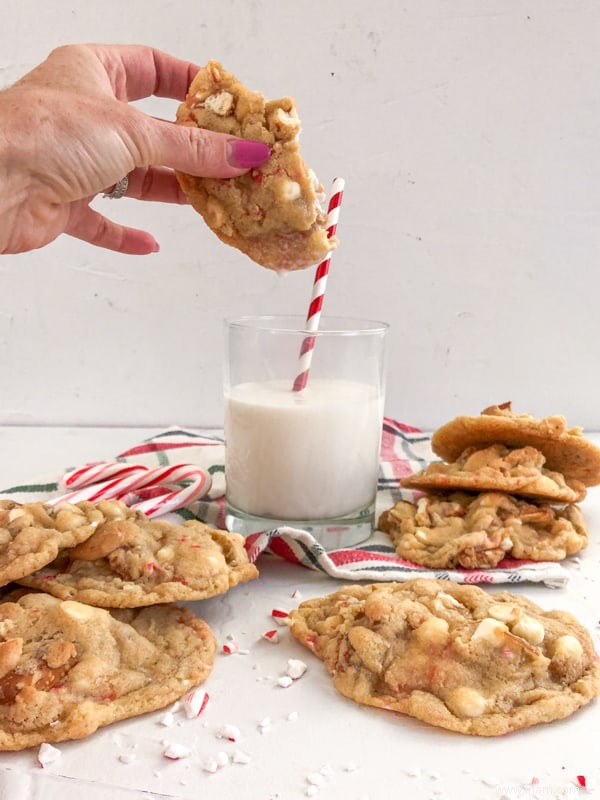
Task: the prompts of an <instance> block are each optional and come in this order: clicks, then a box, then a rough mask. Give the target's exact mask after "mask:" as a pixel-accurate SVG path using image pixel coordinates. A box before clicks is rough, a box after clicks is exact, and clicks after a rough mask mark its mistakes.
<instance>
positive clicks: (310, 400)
mask: <svg viewBox="0 0 600 800" xmlns="http://www.w3.org/2000/svg"><path fill="white" fill-rule="evenodd" d="M387 329H388V326H387V324H386V323H384V322H372V321H367V320H360V319H342V318H334V317H330V318H327V317H323V318H322V319H321V321H320V325H319V330H318V331H315V332H310V333H309V332H307V331H306V329H305V319H304V318H303V317H294V316H261V317H238V318H236V319H230V320H227V321H226V323H225V330H226V348H225V352H226V362H225V445H226V446H225V480H226V486H227V490H226V501H227V513H226V524H227V528H228V529H229V530H231V531H237V532H239V533H242V534H244V535H247V534H249V533H255V532H257V531H264V530H270V529H271V528H276V527H279V526H282V525H287V526H291V527H294V528H301V529H303V530H306V531H308V532H309V533H311V534H312V535H313V536H314V537H315V538H316V539H317V540H318V541H319V542H321V544H322V545H323V546H324V547H325V548H326V549H329V550H331V549H336V548H339V547H348V546H350V545H353V544H356V543H358V542H360V541H364V540H365V539H367V538H368V537H369V536H370V535H371V532H372V530H373V525H374V514H375V495H376V491H377V478H378V473H379V448H380V443H381V427H382V420H383V403H384V392H385V339H386V333H387ZM307 336H314V337H315V340H314V350H313V355H312V361H311V364H310V371H309V375H308V381H307V383H306V387H305V388H304V389H302V390H301V391H294V390H293V388H292V387H293V385H294V379H295V378H296V376H297V374H298V372H299V355H300V352H301V348H302V345H303V342H304V341H305V339H306V337H307Z"/></svg>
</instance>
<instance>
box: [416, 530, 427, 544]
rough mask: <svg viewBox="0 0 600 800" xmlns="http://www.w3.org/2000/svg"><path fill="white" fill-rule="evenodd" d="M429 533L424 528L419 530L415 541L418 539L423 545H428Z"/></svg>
mask: <svg viewBox="0 0 600 800" xmlns="http://www.w3.org/2000/svg"><path fill="white" fill-rule="evenodd" d="M427 538H428V537H427V531H424V530H423V528H417V530H416V531H415V539H418V540H419V541H420V542H423V544H426V543H427Z"/></svg>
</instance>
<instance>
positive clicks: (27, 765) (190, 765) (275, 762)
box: [0, 427, 600, 800]
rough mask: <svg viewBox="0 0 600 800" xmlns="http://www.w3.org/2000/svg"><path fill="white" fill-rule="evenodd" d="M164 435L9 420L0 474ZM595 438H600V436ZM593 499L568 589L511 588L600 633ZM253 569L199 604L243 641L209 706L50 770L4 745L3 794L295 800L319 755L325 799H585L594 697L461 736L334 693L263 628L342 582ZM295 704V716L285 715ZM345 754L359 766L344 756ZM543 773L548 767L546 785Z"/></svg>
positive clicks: (598, 517)
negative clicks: (231, 736) (553, 716)
mask: <svg viewBox="0 0 600 800" xmlns="http://www.w3.org/2000/svg"><path fill="white" fill-rule="evenodd" d="M156 432H157V431H156V430H155V429H152V430H149V429H139V428H138V429H133V428H129V429H100V428H95V429H90V428H86V429H82V428H15V427H13V428H0V451H1V452H2V459H0V487H3V488H4V487H6V486H9V485H13V486H14V485H17V484H19V483H22V482H27V481H30V480H32V479H34V478H38V477H45V478H48V476H49V474H52V473H56V474H58V473H60V471H61V469H62V467H64V466H72V465H78V464H82V463H84V462H85V461H89V460H99V459H101V458H105V457H110V456H113V455H114V454H115V453H117V452H120V451H121V450H123V449H125V448H126V447H127V446H128V445H132V444H135V443H137V442H139V441H141V439H142V438H146V437H147V436H150V435H152V434H154V433H156ZM589 438H591V439H592V440H593V441H595V442H597V443H600V435H594V436H592V435H589ZM583 510H584V512H585V513H586V517H587V519H588V523H589V527H590V535H591V536H590V538H591V544H590V546H589V547H588V549H587V550H586V551H584V552H583V553H582V555H581V558H580V559H572V560H571V561H570V563H568V564H567V568H568V570H569V572H570V575H571V580H570V582H569V584H568V585H567V587H565V588H562V589H549V588H546V587H543V586H539V585H533V584H531V585H526V586H525V587H515V588H514V589H513V590H514V591H515V592H519V593H521V592H522V593H526V594H527V595H528V596H529V597H530V598H532V599H533V600H534V601H536V602H538V603H539V604H540V605H541V606H543V607H544V608H546V609H551V608H560V609H566V610H569V611H571V612H572V613H574V614H576V615H577V616H578V617H579V619H580V620H581V621H582V622H583V623H584V624H585V625H586V626H587V627H588V628H589V629H590V631H591V632H592V635H593V636H594V639H595V641H596V644H597V645H598V644H600V640H599V633H600V627H599V620H600V591H599V586H600V584H599V578H600V567H599V558H600V489H596V490H591V491H590V493H589V495H588V498H586V500H585V501H584V503H583ZM259 567H260V570H261V577H260V579H259V580H257V581H254V582H252V583H249V584H245V585H243V586H239V587H237V588H236V589H234V590H232V591H230V592H229V593H227V594H226V595H225V596H223V597H218V598H213V599H211V600H207V601H203V602H197V603H192V604H190V605H191V606H192V607H193V608H194V609H195V611H196V612H197V613H198V614H199V615H200V616H202V617H203V618H204V619H205V620H206V621H207V622H208V623H209V624H210V625H211V627H212V629H213V631H214V632H215V635H216V636H217V639H218V641H219V643H220V645H222V644H223V642H225V641H226V637H227V636H228V635H231V636H233V637H234V639H235V641H237V642H238V643H239V644H240V646H241V647H242V648H247V649H248V650H249V653H248V654H236V655H229V656H228V655H224V654H223V653H222V652H219V654H218V655H217V658H216V661H215V666H214V670H213V673H212V675H211V676H210V678H209V679H208V681H207V682H206V684H205V685H204V688H205V689H206V690H207V691H208V692H209V694H210V703H209V705H208V707H207V708H206V710H205V711H204V713H203V714H202V716H201V717H200V718H199V719H197V720H187V719H186V718H185V717H184V716H183V715H182V714H181V713H176V714H175V724H174V725H173V726H172V727H165V726H163V725H162V724H161V723H160V719H161V717H162V716H163V713H162V712H156V713H152V714H148V715H145V716H143V717H139V718H137V719H134V720H128V721H124V722H120V723H116V724H114V725H112V726H109V727H107V728H103V729H100V730H99V731H98V732H97V733H95V734H93V735H92V736H91V737H89V738H88V739H86V740H83V741H79V742H64V743H61V744H59V745H58V747H59V749H60V750H61V756H60V758H59V759H58V760H57V761H55V762H54V763H52V764H50V765H49V766H47V767H46V768H45V769H40V767H39V766H38V765H37V761H36V752H37V749H33V750H29V751H26V752H23V753H5V754H0V800H4V799H5V798H6V800H8V799H9V798H10V800H21V798H35V799H36V800H37V798H44V800H59V798H60V800H80V798H85V800H106V798H110V800H118V799H119V798H135V797H146V798H148V797H149V798H171V797H174V798H190V800H191V798H202V799H203V800H212V798H233V797H239V798H252V800H254V798H257V799H258V798H261V799H262V800H274V799H275V798H280V799H281V800H287V798H290V799H292V798H302V797H305V796H307V794H306V792H307V788H308V787H309V784H308V783H307V776H309V775H311V773H318V772H319V771H320V770H321V769H322V768H323V767H326V769H325V770H324V771H325V772H330V771H331V772H332V774H330V775H328V776H326V777H324V783H323V786H321V787H320V788H319V790H318V794H317V795H315V796H317V797H319V798H323V800H342V798H343V800H366V798H370V800H376V798H384V797H385V798H388V797H390V798H396V797H398V798H400V797H405V798H409V799H410V800H412V799H413V798H415V800H421V798H427V799H429V798H431V800H444V798H452V799H453V800H454V798H467V800H470V799H471V798H473V800H477V799H478V798H482V800H483V799H484V798H496V799H497V800H499V798H502V797H505V798H517V797H519V798H520V797H533V796H538V797H544V798H554V797H569V798H571V797H573V798H575V797H583V796H587V793H586V792H585V791H584V790H580V789H577V788H576V786H575V783H574V780H575V779H576V776H577V775H585V776H586V778H587V780H588V784H592V786H593V785H594V784H597V783H598V782H600V781H599V779H600V775H599V767H598V763H599V758H598V752H599V742H600V703H599V702H598V701H596V702H595V703H593V704H591V705H590V706H588V707H586V708H584V709H583V710H581V711H579V712H578V713H576V714H575V715H573V716H571V717H570V718H568V719H566V720H563V721H560V722H556V723H553V724H551V725H544V726H538V727H535V728H530V729H528V730H525V731H521V732H518V733H514V734H512V735H510V736H504V737H498V738H491V739H485V738H476V737H469V736H461V735H459V734H454V733H450V732H447V731H443V730H440V729H437V728H434V727H431V726H429V725H425V724H424V723H421V722H418V721H416V720H413V719H411V718H410V717H405V716H401V715H399V714H393V713H391V712H386V711H381V710H376V709H372V708H366V707H360V706H358V705H356V704H354V703H353V702H351V701H349V700H347V699H345V698H343V697H342V696H341V695H339V694H338V693H337V692H336V691H335V690H334V688H333V687H332V685H331V682H330V680H329V678H328V676H327V675H326V672H325V669H324V667H323V665H322V663H321V662H320V661H318V660H317V659H315V658H314V657H313V656H312V655H311V654H310V652H308V651H307V650H306V649H305V648H303V647H302V646H301V645H300V644H299V643H297V642H296V641H295V640H294V639H292V637H291V636H290V634H289V632H288V631H287V629H285V628H280V629H279V630H280V634H281V635H280V641H279V643H278V644H271V643H269V642H267V641H266V640H264V639H262V634H263V633H264V632H265V631H266V630H269V629H271V628H274V627H275V625H274V624H273V620H272V619H271V616H270V612H271V610H272V609H273V608H274V607H277V608H284V609H291V608H293V607H294V605H295V604H296V602H297V600H295V599H293V598H292V597H291V595H292V592H294V591H295V590H297V591H299V592H300V593H301V599H307V598H310V597H315V596H319V595H323V594H326V593H329V592H332V591H335V590H336V589H337V588H339V586H340V584H339V582H337V581H335V580H334V579H331V578H326V577H321V576H320V575H319V574H317V573H314V572H312V571H309V570H307V569H303V568H301V567H298V566H294V565H291V564H289V563H286V562H284V561H281V560H279V559H277V558H275V557H273V556H262V557H261V558H260V559H259ZM500 588H502V587H500ZM498 590H499V589H498ZM219 649H220V648H219ZM288 658H299V659H302V660H303V661H305V662H306V663H307V664H308V670H307V672H306V674H305V675H304V676H303V677H302V678H301V679H300V680H298V681H295V682H294V684H293V685H292V686H291V687H290V688H288V689H282V688H280V687H278V686H277V685H276V679H277V677H279V676H280V675H282V674H283V673H284V672H285V669H286V666H287V659H288ZM292 712H296V713H297V715H298V716H297V719H292V720H289V719H288V715H289V714H291V713H292ZM267 717H268V718H270V720H271V722H270V726H269V727H268V728H266V729H265V730H264V732H261V729H260V726H259V723H260V722H261V721H262V720H264V719H265V718H267ZM225 723H232V724H234V725H236V726H237V727H238V728H239V729H240V731H241V734H242V736H241V739H240V741H239V742H238V743H236V744H235V745H233V744H230V743H229V742H223V740H220V739H217V738H216V735H215V733H216V731H217V729H218V728H219V727H220V726H221V725H223V724H225ZM165 740H166V741H168V742H176V743H181V744H184V745H186V746H187V747H189V748H191V750H192V753H191V755H190V756H189V757H188V758H185V759H182V760H179V761H169V760H167V759H165V758H164V757H163V756H162V751H163V750H164V744H163V742H164V741H165ZM235 749H239V750H243V751H244V752H245V753H247V754H249V755H250V756H251V762H250V763H249V764H247V765H238V764H229V765H228V766H226V767H224V768H222V769H220V770H219V771H218V772H217V773H215V774H209V773H207V772H205V771H203V769H202V763H203V761H204V760H205V759H206V758H207V757H209V756H211V755H214V754H215V753H216V752H218V751H220V750H224V751H226V752H229V753H231V752H233V751H234V750H235ZM122 754H133V755H134V756H135V759H134V760H133V761H132V762H131V763H123V762H121V761H120V760H119V756H120V755H122ZM349 765H354V766H355V769H353V770H352V771H349V770H348V769H345V767H346V768H347V767H348V766H349ZM327 766H329V767H330V768H331V769H330V770H329V769H327ZM533 779H539V783H538V784H537V789H536V791H537V794H534V793H533V789H534V786H532V784H531V782H532V780H533ZM597 796H600V789H598V793H597Z"/></svg>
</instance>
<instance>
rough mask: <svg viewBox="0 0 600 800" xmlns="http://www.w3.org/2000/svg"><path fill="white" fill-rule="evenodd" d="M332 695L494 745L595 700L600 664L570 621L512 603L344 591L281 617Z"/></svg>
mask: <svg viewBox="0 0 600 800" xmlns="http://www.w3.org/2000/svg"><path fill="white" fill-rule="evenodd" d="M290 628H291V631H292V633H293V635H294V636H295V637H296V638H297V639H298V640H299V641H300V642H302V643H303V644H305V645H306V646H307V647H308V648H309V649H311V650H312V651H313V652H314V653H315V655H316V656H318V657H319V658H320V659H321V660H322V661H323V662H324V663H325V666H326V668H327V670H328V671H329V673H330V675H331V676H332V678H333V683H334V686H335V687H336V689H337V690H338V691H339V692H340V693H341V694H343V695H345V696H346V697H349V698H350V699H352V700H354V701H356V702H357V703H362V704H365V705H371V706H377V707H379V708H385V709H388V710H389V711H399V712H401V713H403V714H409V715H410V716H412V717H416V718H417V719H420V720H423V721H424V722H428V723H430V724H431V725H437V726H439V727H442V728H447V729H449V730H452V731H457V732H459V733H465V734H472V735H477V736H499V735H502V734H504V733H509V732H511V731H515V730H518V729H520V728H527V727H529V726H531V725H537V724H539V723H542V722H552V721H553V720H558V719H562V718H564V717H567V716H569V715H570V714H572V713H573V712H574V711H576V710H577V709H579V708H581V707H582V706H584V705H586V704H587V703H589V702H591V700H593V698H594V697H596V696H597V695H598V694H600V662H599V661H598V657H597V656H596V654H595V653H594V647H593V644H592V640H591V638H590V636H589V634H588V632H587V631H586V630H585V628H583V627H582V626H581V625H580V624H579V623H578V622H577V620H576V619H575V618H574V617H573V616H571V615H570V614H568V613H566V612H563V611H543V610H542V609H541V608H539V607H538V606H537V605H535V604H534V603H532V602H531V601H529V600H527V599H526V598H524V597H521V596H515V595H511V594H509V593H508V592H501V593H499V594H488V593H486V592H484V591H483V590H482V589H479V588H477V587H475V586H465V585H460V584H456V583H453V582H450V581H434V580H424V579H417V580H412V581H407V582H406V583H387V584H385V583H380V584H374V585H371V586H347V587H345V588H344V589H341V590H339V591H338V592H335V593H334V594H331V595H329V596H327V597H323V598H318V599H315V600H307V601H306V602H304V603H302V604H301V605H300V606H299V607H298V608H297V609H296V610H295V611H292V612H291V614H290Z"/></svg>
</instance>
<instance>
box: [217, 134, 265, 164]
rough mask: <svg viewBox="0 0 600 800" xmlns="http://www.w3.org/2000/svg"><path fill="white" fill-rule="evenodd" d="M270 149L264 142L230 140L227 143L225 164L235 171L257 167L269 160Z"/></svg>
mask: <svg viewBox="0 0 600 800" xmlns="http://www.w3.org/2000/svg"><path fill="white" fill-rule="evenodd" d="M270 155H271V148H270V147H269V145H268V144H264V142H255V141H254V140H250V139H230V140H229V141H228V142H227V163H228V164H229V166H230V167H236V168H237V169H250V167H259V166H260V165H261V164H264V163H265V161H267V160H268V159H269V157H270Z"/></svg>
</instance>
